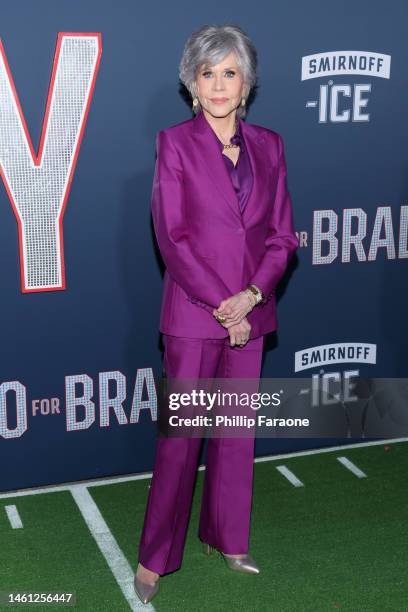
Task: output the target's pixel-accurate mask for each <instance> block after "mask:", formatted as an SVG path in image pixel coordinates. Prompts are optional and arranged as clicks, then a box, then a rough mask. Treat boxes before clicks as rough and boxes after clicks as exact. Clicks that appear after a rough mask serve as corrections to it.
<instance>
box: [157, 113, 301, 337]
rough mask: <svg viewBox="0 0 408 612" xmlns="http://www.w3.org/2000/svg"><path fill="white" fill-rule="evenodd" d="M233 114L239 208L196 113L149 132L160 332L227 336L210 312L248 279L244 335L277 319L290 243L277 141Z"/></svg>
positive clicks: (269, 327) (208, 130) (293, 242)
mask: <svg viewBox="0 0 408 612" xmlns="http://www.w3.org/2000/svg"><path fill="white" fill-rule="evenodd" d="M238 121H239V126H240V130H242V134H243V137H244V139H245V143H246V152H247V154H248V159H249V162H250V164H251V168H252V175H253V187H252V190H251V192H250V194H249V197H248V201H247V203H246V205H245V207H244V209H243V211H242V212H241V210H240V206H239V200H238V196H237V193H236V191H235V189H234V187H233V184H232V182H231V177H230V176H229V175H228V171H227V168H226V166H225V163H224V161H223V159H222V158H221V155H220V151H219V145H218V142H217V140H218V139H217V138H214V131H213V129H212V127H211V126H210V124H209V123H208V121H207V119H206V118H205V115H204V113H203V112H202V111H200V112H199V113H198V114H197V115H196V116H195V117H194V118H193V119H188V120H186V121H183V122H182V123H179V124H177V125H174V126H172V127H169V128H167V129H165V130H161V131H160V132H159V133H158V134H157V138H156V151H157V159H156V165H155V173H154V179H153V188H152V200H151V209H152V216H153V224H154V229H155V234H156V238H157V242H158V246H159V249H160V253H161V255H162V257H163V260H164V263H165V266H166V271H165V275H164V285H163V298H162V306H161V313H160V331H161V332H163V333H166V334H170V335H173V336H184V337H188V338H225V337H227V336H228V335H229V334H228V330H227V329H225V328H224V327H223V326H222V325H221V324H220V323H219V322H218V321H217V320H216V319H215V317H214V316H213V314H212V312H213V309H214V308H217V307H218V306H219V304H220V302H221V301H222V300H224V299H226V298H228V297H230V296H231V295H233V294H235V293H238V292H239V291H241V290H242V289H244V288H245V287H246V286H247V285H248V284H250V283H253V284H254V285H256V286H257V287H259V288H260V289H261V291H262V293H263V295H264V296H265V297H264V300H263V302H262V303H261V304H259V305H258V306H255V308H254V309H253V310H252V311H251V312H250V313H249V314H248V315H247V319H248V321H249V323H250V324H251V332H250V338H256V337H258V336H261V335H263V334H266V333H268V332H270V331H273V330H275V329H276V328H277V326H278V321H277V315H276V300H275V289H276V286H277V284H278V282H279V280H280V279H281V277H282V276H283V274H284V272H285V270H286V267H287V265H288V262H289V260H290V259H291V257H292V256H293V254H294V252H295V251H296V249H297V247H298V238H297V236H296V233H295V231H294V226H293V211H292V204H291V199H290V195H289V192H288V189H287V185H286V162H285V155H284V148H283V141H282V137H281V136H280V135H279V134H278V133H277V132H274V131H273V130H270V129H268V128H264V127H261V126H258V125H253V124H250V123H246V122H245V121H244V120H242V119H238Z"/></svg>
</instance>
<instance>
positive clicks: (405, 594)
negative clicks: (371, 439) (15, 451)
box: [0, 443, 408, 612]
mask: <svg viewBox="0 0 408 612" xmlns="http://www.w3.org/2000/svg"><path fill="white" fill-rule="evenodd" d="M341 455H344V456H346V457H347V458H349V459H350V460H351V461H353V462H354V463H355V464H356V465H357V466H358V467H359V468H360V469H361V470H363V471H364V472H365V473H366V474H367V478H363V479H359V478H357V477H356V476H355V475H354V474H352V473H351V472H350V471H348V470H346V469H345V468H344V467H343V466H342V465H341V464H340V463H339V462H338V461H337V460H336V457H338V456H341ZM280 464H284V465H286V466H287V467H288V468H289V469H291V470H292V471H293V472H294V473H295V474H296V476H297V477H298V478H299V479H300V480H301V481H302V482H303V483H304V485H305V486H304V487H300V488H295V487H294V486H293V485H292V484H290V483H289V482H288V481H287V480H286V479H285V478H283V476H282V475H281V474H280V473H279V472H278V471H277V470H276V466H277V465H280ZM407 473H408V444H403V443H401V444H394V445H390V446H389V448H388V449H387V447H384V445H379V446H371V447H367V448H356V449H351V448H350V449H346V450H342V451H340V452H339V451H337V452H334V453H322V454H316V455H308V456H303V457H295V458H287V459H284V460H282V459H281V460H278V461H268V462H260V463H256V464H255V480H254V501H253V513H252V528H251V540H250V541H251V548H250V552H251V554H252V555H253V556H254V558H255V559H256V561H257V563H258V564H259V566H260V568H261V574H260V575H258V576H252V575H243V574H238V573H235V572H232V571H231V570H229V569H228V568H227V566H226V565H225V562H224V561H223V559H222V558H221V556H220V555H219V554H215V555H213V556H211V557H206V556H205V555H204V554H203V553H202V549H201V545H200V542H199V540H198V537H197V528H198V513H199V502H200V495H201V487H202V482H203V472H201V471H200V472H199V473H198V478H197V487H196V491H195V496H194V501H193V511H192V516H191V521H190V528H189V532H188V536H187V543H186V547H185V552H184V559H183V565H182V567H181V569H180V570H179V571H177V572H174V573H172V574H169V575H167V576H164V577H162V578H161V584H160V591H159V594H158V595H157V597H155V598H154V600H153V602H152V603H153V605H154V607H155V608H156V610H158V611H166V612H173V611H174V612H179V611H180V612H195V611H197V612H198V611H199V610H203V609H205V610H213V611H216V612H217V611H224V610H225V611H228V612H229V611H231V612H232V611H240V610H242V611H244V610H245V611H249V612H252V611H253V612H264V611H265V612H267V611H268V612H309V611H310V612H320V611H329V610H342V611H350V612H371V611H378V612H383V611H384V612H387V611H391V610H392V611H399V612H406V611H407V612H408V577H407V568H408V547H407V542H408V537H407V536H408V527H407V525H408V492H407V486H406V480H407ZM148 484H149V480H148V479H147V480H137V481H130V482H125V483H118V484H114V485H107V486H98V487H90V488H89V490H90V492H91V495H92V497H93V499H94V500H95V502H96V503H97V505H98V507H99V509H100V511H101V512H102V515H103V517H104V518H105V520H106V522H107V524H108V525H109V527H110V529H111V531H112V533H113V535H114V536H115V538H116V540H117V542H118V544H119V546H120V547H121V549H122V550H123V552H124V554H125V555H126V557H127V558H128V560H129V562H130V564H131V565H132V567H133V568H135V567H136V563H137V545H138V540H139V535H140V530H141V527H142V523H143V517H144V511H145V504H146V499H147V494H148ZM0 503H1V504H2V505H6V504H12V503H16V504H18V509H19V512H20V515H21V517H22V520H23V524H24V529H21V530H11V529H10V525H9V523H8V519H7V517H6V515H5V512H4V511H3V512H0V535H1V549H0V563H1V584H0V590H6V589H10V590H17V589H20V588H24V589H26V590H29V589H35V590H37V591H38V590H39V589H42V590H53V591H57V590H67V589H68V590H69V589H71V590H72V589H74V590H75V591H76V593H77V598H78V602H79V603H78V605H77V606H76V607H75V608H70V609H72V610H80V611H81V612H88V611H89V612H98V611H107V610H109V611H110V612H120V611H122V610H123V611H125V610H128V609H129V607H128V604H127V603H126V601H125V600H124V598H123V596H122V594H121V592H120V590H119V587H118V586H117V585H116V582H115V580H114V578H113V576H112V575H111V573H110V570H109V568H108V566H107V564H106V562H105V561H104V559H103V557H102V556H101V554H100V552H99V549H98V548H97V546H96V543H95V542H94V540H93V538H92V536H91V535H90V533H89V532H88V530H87V527H86V525H85V524H84V522H83V519H82V517H81V515H80V514H79V511H78V509H77V507H76V505H75V503H74V501H73V499H72V497H71V495H70V493H68V492H62V493H53V494H47V495H35V496H31V497H23V498H21V497H20V498H17V499H14V500H13V499H6V500H0ZM9 609H11V608H9ZM39 609H40V608H39V607H36V610H39ZM54 609H55V610H56V609H57V608H54V607H53V608H51V607H47V608H45V607H44V610H48V611H49V612H51V610H54ZM59 609H60V610H61V609H62V608H59ZM64 609H66V610H68V609H69V608H64ZM24 610H28V608H24Z"/></svg>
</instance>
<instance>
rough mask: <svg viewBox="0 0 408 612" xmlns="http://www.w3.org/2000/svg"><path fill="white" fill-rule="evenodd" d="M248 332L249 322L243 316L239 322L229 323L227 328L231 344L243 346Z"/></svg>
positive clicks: (249, 330) (247, 337)
mask: <svg viewBox="0 0 408 612" xmlns="http://www.w3.org/2000/svg"><path fill="white" fill-rule="evenodd" d="M250 332H251V324H250V323H249V321H248V319H247V318H246V317H244V318H243V319H242V321H240V323H236V324H235V325H231V327H229V328H228V333H229V336H230V344H231V346H234V345H235V344H236V345H238V346H245V344H246V343H247V342H248V340H249V334H250Z"/></svg>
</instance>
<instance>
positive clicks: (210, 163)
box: [192, 111, 268, 224]
mask: <svg viewBox="0 0 408 612" xmlns="http://www.w3.org/2000/svg"><path fill="white" fill-rule="evenodd" d="M239 122H240V126H241V130H242V134H243V137H244V140H245V144H246V148H247V152H248V157H249V161H250V163H251V167H252V173H253V186H252V191H251V194H250V196H249V198H248V201H247V203H246V206H245V207H244V210H243V211H242V213H241V210H240V206H239V201H238V198H237V195H236V193H235V190H234V187H233V185H232V182H231V178H230V176H229V174H228V170H227V168H226V167H225V163H224V160H223V159H222V158H221V155H222V153H220V150H219V146H218V143H217V137H216V135H215V133H214V131H213V129H212V127H211V126H210V124H209V123H208V121H207V119H206V118H205V116H204V113H203V111H200V112H199V113H198V115H196V116H195V117H194V119H193V122H192V127H193V130H192V137H193V138H194V139H195V140H196V142H197V146H198V147H199V151H200V155H201V158H202V160H203V166H204V167H205V169H206V171H207V173H208V175H209V177H210V179H211V181H212V183H213V184H214V185H215V186H216V188H217V189H218V191H219V193H220V195H221V196H222V197H223V199H224V200H225V201H226V202H227V204H228V205H229V206H230V208H231V211H232V213H233V214H234V215H235V216H236V217H237V218H238V220H239V221H240V223H241V224H244V223H246V222H247V221H248V219H249V218H250V217H251V216H252V214H253V212H254V207H255V206H256V203H259V202H261V199H260V195H261V192H262V188H265V187H264V185H266V184H268V183H267V173H268V165H267V161H266V155H265V151H263V150H262V147H263V145H264V138H263V136H262V135H261V134H258V133H257V132H256V131H255V129H254V128H253V126H252V125H251V124H246V123H245V121H244V120H243V119H239Z"/></svg>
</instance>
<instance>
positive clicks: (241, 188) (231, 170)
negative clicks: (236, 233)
mask: <svg viewBox="0 0 408 612" xmlns="http://www.w3.org/2000/svg"><path fill="white" fill-rule="evenodd" d="M214 134H215V132H214ZM215 136H216V138H217V142H218V144H219V147H220V151H221V155H222V157H223V158H224V163H225V166H226V168H227V171H228V174H229V175H230V177H231V181H232V184H233V186H234V189H235V193H236V194H237V197H238V201H239V206H240V209H241V212H242V211H243V210H244V206H245V204H246V203H247V201H248V198H249V195H250V193H251V189H252V184H253V175H252V168H251V163H250V161H249V157H248V152H247V150H246V147H245V140H244V137H243V135H242V132H241V128H240V124H239V121H238V122H237V129H236V131H235V134H234V136H233V137H232V138H231V140H230V142H231V144H239V146H240V150H239V156H238V161H237V164H236V166H234V164H233V162H232V161H231V160H230V158H229V157H227V155H224V153H223V148H224V145H223V143H222V142H221V140H220V139H219V138H218V136H217V135H216V134H215Z"/></svg>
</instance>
